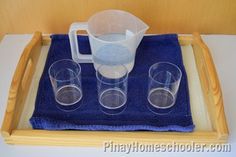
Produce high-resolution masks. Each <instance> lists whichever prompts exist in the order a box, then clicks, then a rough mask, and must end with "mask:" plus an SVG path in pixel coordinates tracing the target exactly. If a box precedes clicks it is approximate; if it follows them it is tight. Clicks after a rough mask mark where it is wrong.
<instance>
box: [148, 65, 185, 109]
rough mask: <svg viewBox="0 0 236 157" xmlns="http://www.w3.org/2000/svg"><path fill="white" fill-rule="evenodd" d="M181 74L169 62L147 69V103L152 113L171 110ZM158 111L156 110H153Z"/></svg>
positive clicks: (177, 68) (176, 67)
mask: <svg viewBox="0 0 236 157" xmlns="http://www.w3.org/2000/svg"><path fill="white" fill-rule="evenodd" d="M181 77H182V72H181V70H180V68H179V67H178V66H176V65H174V64H172V63H169V62H159V63H155V64H153V65H152V66H151V67H150V68H149V82H148V101H149V104H150V105H151V106H149V109H151V110H152V111H155V112H156V111H157V112H158V111H160V109H168V108H171V107H172V106H173V105H174V104H175V101H176V97H177V92H178V89H179V84H180V81H181ZM155 109H158V110H155Z"/></svg>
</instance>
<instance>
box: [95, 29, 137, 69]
mask: <svg viewBox="0 0 236 157" xmlns="http://www.w3.org/2000/svg"><path fill="white" fill-rule="evenodd" d="M126 37H127V35H126V34H118V33H113V34H105V35H101V36H99V37H98V38H99V39H102V40H104V41H120V40H125V39H126ZM134 55H135V52H130V50H129V49H128V48H127V47H125V46H122V45H121V44H115V43H114V44H113V43H111V44H106V45H104V46H102V47H100V48H99V49H98V50H97V51H96V52H95V53H94V55H93V61H94V65H95V67H96V68H97V67H98V66H99V65H121V64H123V65H125V66H126V68H127V69H128V71H131V69H132V68H133V66H134V57H135V56H134Z"/></svg>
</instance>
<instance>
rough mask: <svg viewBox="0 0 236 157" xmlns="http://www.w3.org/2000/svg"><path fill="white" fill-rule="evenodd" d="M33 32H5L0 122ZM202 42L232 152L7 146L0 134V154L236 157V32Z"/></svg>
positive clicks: (0, 50) (0, 59) (0, 71)
mask: <svg viewBox="0 0 236 157" xmlns="http://www.w3.org/2000/svg"><path fill="white" fill-rule="evenodd" d="M31 37H32V35H29V34H28V35H6V36H5V37H4V38H3V39H2V41H1V43H0V74H1V81H0V125H1V124H2V120H3V117H4V113H5V109H6V102H7V97H8V90H9V87H10V83H11V79H12V77H13V74H14V71H15V68H16V65H17V63H18V60H19V58H20V55H21V53H22V51H23V49H24V47H25V46H26V44H27V43H28V42H29V41H30V39H31ZM202 37H203V39H204V42H205V43H206V44H207V45H208V47H209V48H210V51H211V53H212V56H213V59H214V62H215V65H216V68H217V72H218V75H219V79H220V82H221V88H222V91H223V98H224V108H225V112H226V118H227V122H228V127H229V131H230V136H229V143H230V144H231V152H227V153H223V152H194V153H189V152H169V153H163V152H161V153H156V152H154V153H150V152H147V153H144V152H135V153H134V152H132V153H130V154H126V153H122V152H121V153H118V152H104V148H102V147H101V148H92V147H91V148H89V147H53V146H50V147H46V146H19V145H7V144H5V143H4V141H3V138H2V137H1V136H0V152H1V153H0V156H3V157H5V156H7V157H11V156H12V157H13V156H20V157H21V156H22V157H27V156H34V157H37V156H39V157H41V156H44V157H46V156H57V157H60V156H61V157H65V156H82V155H89V156H92V155H93V156H104V155H109V156H153V155H158V156H183V155H188V156H199V155H207V156H225V155H227V156H236V123H235V122H234V118H235V116H234V115H235V114H236V83H235V82H234V81H235V80H236V64H235V60H236V35H202Z"/></svg>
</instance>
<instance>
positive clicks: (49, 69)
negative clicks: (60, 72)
mask: <svg viewBox="0 0 236 157" xmlns="http://www.w3.org/2000/svg"><path fill="white" fill-rule="evenodd" d="M64 61H69V62H70V63H74V64H75V65H77V66H78V69H79V71H78V73H76V75H75V76H73V77H70V78H69V79H63V80H62V79H57V78H56V77H54V76H52V75H51V70H52V68H53V66H55V65H56V64H58V63H59V62H64ZM80 74H81V66H80V64H78V63H76V62H75V61H74V60H72V59H60V60H57V61H55V62H53V63H52V64H51V65H50V67H49V68H48V75H49V77H52V78H53V79H55V80H56V81H59V82H64V81H70V80H74V79H76V78H78V76H79V75H80Z"/></svg>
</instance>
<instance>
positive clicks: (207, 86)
mask: <svg viewBox="0 0 236 157" xmlns="http://www.w3.org/2000/svg"><path fill="white" fill-rule="evenodd" d="M193 37H194V41H193V48H194V49H195V58H196V59H198V61H197V62H198V65H199V66H198V71H199V75H201V76H200V79H201V82H202V88H204V90H203V92H205V99H206V103H207V105H208V109H209V112H210V118H211V120H212V122H213V127H214V129H216V130H217V132H218V137H219V139H224V138H227V137H228V134H229V132H228V127H227V123H226V118H225V113H224V105H223V96H222V92H221V88H220V83H219V79H218V76H217V72H216V69H215V66H214V62H213V59H212V56H211V54H210V51H209V49H208V47H207V46H206V44H205V43H204V42H203V40H202V39H201V36H200V35H199V34H198V33H194V34H193ZM198 47H200V48H198ZM216 121H217V123H216Z"/></svg>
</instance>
